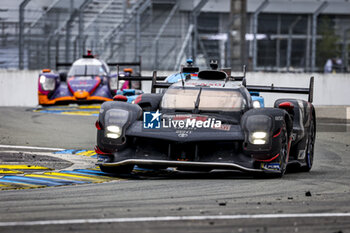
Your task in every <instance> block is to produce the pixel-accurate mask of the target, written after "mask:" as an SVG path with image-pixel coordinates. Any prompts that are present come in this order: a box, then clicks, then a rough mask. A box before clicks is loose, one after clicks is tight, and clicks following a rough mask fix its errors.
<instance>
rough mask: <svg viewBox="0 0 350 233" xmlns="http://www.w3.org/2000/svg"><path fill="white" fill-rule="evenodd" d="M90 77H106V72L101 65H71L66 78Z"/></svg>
mask: <svg viewBox="0 0 350 233" xmlns="http://www.w3.org/2000/svg"><path fill="white" fill-rule="evenodd" d="M90 75H94V76H96V75H100V76H105V75H107V72H106V70H105V69H104V67H103V66H102V65H73V66H72V67H71V68H70V70H69V72H68V76H90Z"/></svg>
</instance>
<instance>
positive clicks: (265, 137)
mask: <svg viewBox="0 0 350 233" xmlns="http://www.w3.org/2000/svg"><path fill="white" fill-rule="evenodd" d="M153 76H154V81H153V82H152V83H153V84H152V85H153V87H155V88H167V87H168V89H167V90H166V91H165V92H164V93H158V94H143V95H141V98H140V99H139V101H138V104H128V103H123V102H106V103H104V104H103V105H102V106H101V111H100V114H99V118H98V121H97V122H96V127H97V129H98V130H97V146H96V152H97V153H98V154H99V155H98V157H99V160H98V163H99V165H100V168H101V170H102V171H105V172H110V173H128V172H131V170H132V169H133V167H134V165H138V166H139V167H151V168H167V167H176V168H177V169H178V170H204V171H210V170H213V169H225V170H227V169H233V170H241V171H245V172H252V173H254V174H261V175H263V176H272V177H282V176H283V174H284V173H285V171H286V166H287V164H289V163H294V164H297V165H298V168H299V170H301V171H309V170H310V169H311V167H312V164H313V157H314V156H313V154H314V143H315V132H316V130H315V125H316V124H315V123H316V122H315V120H316V118H315V110H314V107H313V105H312V104H311V102H312V93H313V78H311V80H310V87H309V88H283V87H273V86H271V87H270V86H246V85H245V83H246V82H245V81H244V80H243V82H242V83H238V82H234V81H230V78H229V77H228V76H227V74H226V73H224V72H221V71H200V72H199V73H198V80H191V79H189V80H182V81H181V82H178V83H175V84H173V85H169V84H168V83H165V82H157V81H156V73H155V72H154V74H153ZM249 90H251V91H265V92H267V91H268V92H283V93H288V92H291V93H298V94H309V101H305V100H297V99H278V100H276V102H275V105H274V107H273V108H253V104H252V98H251V96H250V94H249Z"/></svg>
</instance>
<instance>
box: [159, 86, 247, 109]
mask: <svg viewBox="0 0 350 233" xmlns="http://www.w3.org/2000/svg"><path fill="white" fill-rule="evenodd" d="M199 93H200V94H199ZM198 98H199V105H198V110H200V111H229V112H233V111H240V110H241V109H242V105H243V104H242V103H243V96H242V94H241V93H240V92H239V91H238V90H232V89H231V90H230V89H213V88H203V89H202V91H201V92H200V89H198V88H193V89H192V88H171V89H168V90H167V91H166V92H165V94H164V96H163V99H162V103H161V108H163V109H174V110H192V109H194V108H195V105H196V101H197V100H198Z"/></svg>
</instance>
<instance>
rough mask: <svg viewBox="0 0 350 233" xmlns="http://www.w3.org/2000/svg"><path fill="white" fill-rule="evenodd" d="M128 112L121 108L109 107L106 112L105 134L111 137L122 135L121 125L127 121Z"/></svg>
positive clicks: (117, 137) (116, 137) (115, 137)
mask: <svg viewBox="0 0 350 233" xmlns="http://www.w3.org/2000/svg"><path fill="white" fill-rule="evenodd" d="M128 116H129V113H128V111H125V110H122V109H111V110H108V111H107V112H106V115H105V123H106V128H105V129H106V130H105V136H106V137H107V138H111V139H119V138H121V137H122V135H123V127H124V125H125V124H126V123H127V120H128Z"/></svg>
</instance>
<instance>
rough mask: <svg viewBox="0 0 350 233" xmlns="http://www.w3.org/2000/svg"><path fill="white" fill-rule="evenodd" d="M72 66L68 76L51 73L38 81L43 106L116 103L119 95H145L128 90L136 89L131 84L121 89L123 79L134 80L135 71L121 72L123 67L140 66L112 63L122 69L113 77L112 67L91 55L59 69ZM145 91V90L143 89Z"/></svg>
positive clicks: (125, 70) (47, 70)
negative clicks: (124, 77) (118, 77)
mask: <svg viewBox="0 0 350 233" xmlns="http://www.w3.org/2000/svg"><path fill="white" fill-rule="evenodd" d="M68 65H71V67H70V69H69V71H68V74H67V73H60V74H56V73H53V72H51V70H49V69H44V70H42V73H40V74H39V80H38V98H39V104H40V105H53V104H57V103H60V104H65V103H89V102H104V101H110V100H113V97H114V96H115V95H116V93H117V91H119V92H118V94H122V95H125V96H132V95H136V94H141V93H142V91H141V90H135V89H133V90H128V91H126V89H130V88H132V85H131V84H132V83H131V81H128V82H125V83H121V84H120V85H119V82H118V79H117V78H116V77H117V76H118V74H119V76H127V77H133V76H132V69H130V68H129V69H124V72H119V66H139V67H140V63H110V64H108V65H113V66H118V71H117V74H111V72H110V69H109V67H108V65H107V64H106V63H105V62H104V61H102V60H99V59H96V58H94V56H93V55H92V54H91V51H88V55H84V56H83V58H81V59H78V60H77V61H75V62H74V63H73V64H69V63H58V64H57V66H68ZM140 88H141V87H140Z"/></svg>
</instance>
